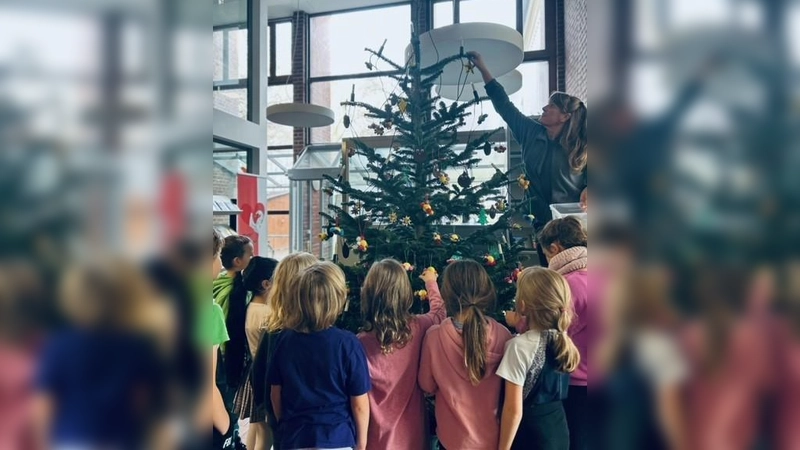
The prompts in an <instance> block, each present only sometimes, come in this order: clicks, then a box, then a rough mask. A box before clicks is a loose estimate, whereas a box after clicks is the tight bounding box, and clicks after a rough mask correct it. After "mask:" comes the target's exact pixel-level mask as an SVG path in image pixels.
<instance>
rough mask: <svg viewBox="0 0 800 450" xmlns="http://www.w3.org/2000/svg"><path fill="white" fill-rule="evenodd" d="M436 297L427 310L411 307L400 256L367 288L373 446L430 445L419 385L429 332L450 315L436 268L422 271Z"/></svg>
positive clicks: (371, 277)
mask: <svg viewBox="0 0 800 450" xmlns="http://www.w3.org/2000/svg"><path fill="white" fill-rule="evenodd" d="M420 278H421V279H422V280H424V281H425V291H426V292H425V295H426V296H427V300H428V301H429V302H430V311H429V312H428V313H427V314H422V315H416V316H415V315H413V314H411V312H410V311H409V309H410V308H411V305H412V303H413V301H414V293H413V292H412V289H411V282H410V280H409V276H408V272H407V271H406V269H405V268H404V267H403V266H402V265H401V264H400V263H399V262H397V261H395V260H394V259H384V260H382V261H379V262H376V263H375V264H373V265H372V267H370V269H369V273H367V278H366V279H365V280H364V285H363V286H362V287H361V313H362V315H363V317H364V322H365V326H364V329H363V332H361V333H360V334H359V335H358V339H359V340H360V341H361V344H362V345H363V346H364V351H365V352H366V354H367V364H368V366H369V373H370V376H371V377H372V391H370V394H369V401H370V416H369V418H370V421H369V432H368V438H367V448H368V449H375V450H382V449H396V450H403V449H407V450H420V449H424V448H426V447H427V442H426V437H425V436H426V432H425V398H424V396H423V393H422V390H421V389H420V388H419V385H418V384H417V372H418V370H419V356H420V353H421V351H422V341H423V339H424V338H425V333H426V332H427V331H428V329H429V328H430V327H432V326H433V325H436V324H439V323H441V322H442V320H444V319H445V317H446V314H447V313H446V311H445V308H444V302H443V301H442V297H441V295H440V294H439V286H438V285H437V284H436V279H437V278H438V275H437V273H436V270H435V269H433V268H428V269H426V270H425V271H424V272H423V273H422V275H421V276H420Z"/></svg>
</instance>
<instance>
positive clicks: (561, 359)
mask: <svg viewBox="0 0 800 450" xmlns="http://www.w3.org/2000/svg"><path fill="white" fill-rule="evenodd" d="M570 310H571V308H565V309H564V310H563V311H562V312H561V315H560V316H559V318H558V336H557V337H556V339H555V342H554V346H555V349H556V360H557V361H558V363H559V364H560V365H561V371H562V372H567V373H572V372H574V371H575V369H576V368H577V367H578V363H580V361H581V354H580V353H579V352H578V347H576V346H575V343H574V342H572V338H571V337H569V334H567V330H568V329H569V326H570V324H571V323H572V313H571V311H570Z"/></svg>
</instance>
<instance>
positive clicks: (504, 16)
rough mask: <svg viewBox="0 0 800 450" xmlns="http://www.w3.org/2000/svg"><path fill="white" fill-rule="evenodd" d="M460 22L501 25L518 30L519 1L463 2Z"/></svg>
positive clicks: (480, 0)
mask: <svg viewBox="0 0 800 450" xmlns="http://www.w3.org/2000/svg"><path fill="white" fill-rule="evenodd" d="M459 8H460V11H459V12H460V17H459V22H461V23H466V22H490V23H499V24H500V25H505V26H507V27H510V28H514V29H516V28H517V0H461V3H460V4H459Z"/></svg>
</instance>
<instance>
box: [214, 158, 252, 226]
mask: <svg viewBox="0 0 800 450" xmlns="http://www.w3.org/2000/svg"><path fill="white" fill-rule="evenodd" d="M249 159H250V154H249V150H245V149H240V148H237V147H232V146H229V145H225V144H221V143H218V142H214V153H213V161H214V165H213V178H212V193H213V194H214V195H221V196H224V197H227V198H229V199H231V200H233V201H234V202H235V201H236V198H237V196H238V191H237V189H238V179H237V176H238V175H239V174H240V173H247V172H248V168H249V167H248V161H249ZM230 225H231V216H229V215H217V214H214V226H223V227H227V226H230Z"/></svg>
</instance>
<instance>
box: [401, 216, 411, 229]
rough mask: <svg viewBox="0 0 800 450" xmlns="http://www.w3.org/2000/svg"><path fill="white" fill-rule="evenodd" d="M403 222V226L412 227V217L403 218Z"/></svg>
mask: <svg viewBox="0 0 800 450" xmlns="http://www.w3.org/2000/svg"><path fill="white" fill-rule="evenodd" d="M402 222H403V225H405V226H407V227H410V226H411V217H408V216H405V217H403V220H402Z"/></svg>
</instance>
